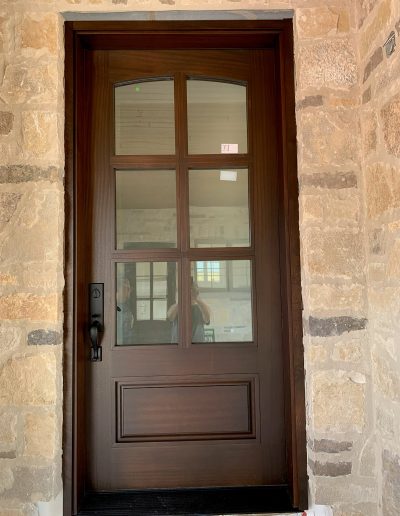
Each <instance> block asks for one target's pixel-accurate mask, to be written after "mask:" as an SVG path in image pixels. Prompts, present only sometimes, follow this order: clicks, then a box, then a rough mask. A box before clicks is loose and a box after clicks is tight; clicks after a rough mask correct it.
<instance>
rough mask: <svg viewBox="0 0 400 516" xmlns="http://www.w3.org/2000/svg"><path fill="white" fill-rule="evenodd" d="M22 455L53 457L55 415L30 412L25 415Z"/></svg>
mask: <svg viewBox="0 0 400 516" xmlns="http://www.w3.org/2000/svg"><path fill="white" fill-rule="evenodd" d="M24 441H25V447H24V455H27V456H40V457H46V458H48V459H51V458H53V457H54V453H55V444H56V417H55V415H54V414H53V413H32V414H27V415H26V417H25V425H24Z"/></svg>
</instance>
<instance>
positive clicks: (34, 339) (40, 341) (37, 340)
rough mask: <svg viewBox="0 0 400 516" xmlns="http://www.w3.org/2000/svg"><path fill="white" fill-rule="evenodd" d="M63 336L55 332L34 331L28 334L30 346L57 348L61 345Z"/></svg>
mask: <svg viewBox="0 0 400 516" xmlns="http://www.w3.org/2000/svg"><path fill="white" fill-rule="evenodd" d="M61 342H62V335H61V333H59V332H58V331H54V330H33V331H31V332H29V333H28V344H29V345H30V346H40V345H43V346H56V345H57V344H61Z"/></svg>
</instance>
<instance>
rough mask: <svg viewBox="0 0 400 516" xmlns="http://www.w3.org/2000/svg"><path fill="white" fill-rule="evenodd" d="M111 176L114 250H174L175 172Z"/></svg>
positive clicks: (126, 172)
mask: <svg viewBox="0 0 400 516" xmlns="http://www.w3.org/2000/svg"><path fill="white" fill-rule="evenodd" d="M115 174H116V178H115V181H116V211H117V213H116V239H117V242H116V245H117V249H146V248H147V249H148V248H157V247H176V233H177V232H176V184H175V170H117V171H116V173H115Z"/></svg>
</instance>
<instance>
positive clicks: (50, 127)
mask: <svg viewBox="0 0 400 516" xmlns="http://www.w3.org/2000/svg"><path fill="white" fill-rule="evenodd" d="M22 136H23V143H24V149H23V152H24V154H25V155H26V157H33V158H45V157H47V158H49V159H50V158H54V159H56V158H57V156H58V153H57V151H58V127H57V113H51V112H43V111H24V112H22Z"/></svg>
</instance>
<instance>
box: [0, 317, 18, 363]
mask: <svg viewBox="0 0 400 516" xmlns="http://www.w3.org/2000/svg"><path fill="white" fill-rule="evenodd" d="M21 335H22V330H21V329H20V328H15V327H9V326H2V327H0V343H1V344H0V349H1V357H0V362H1V361H2V359H3V360H4V357H7V358H8V355H9V354H10V353H11V352H12V351H14V350H15V349H17V347H18V346H19V345H20V343H21Z"/></svg>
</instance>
